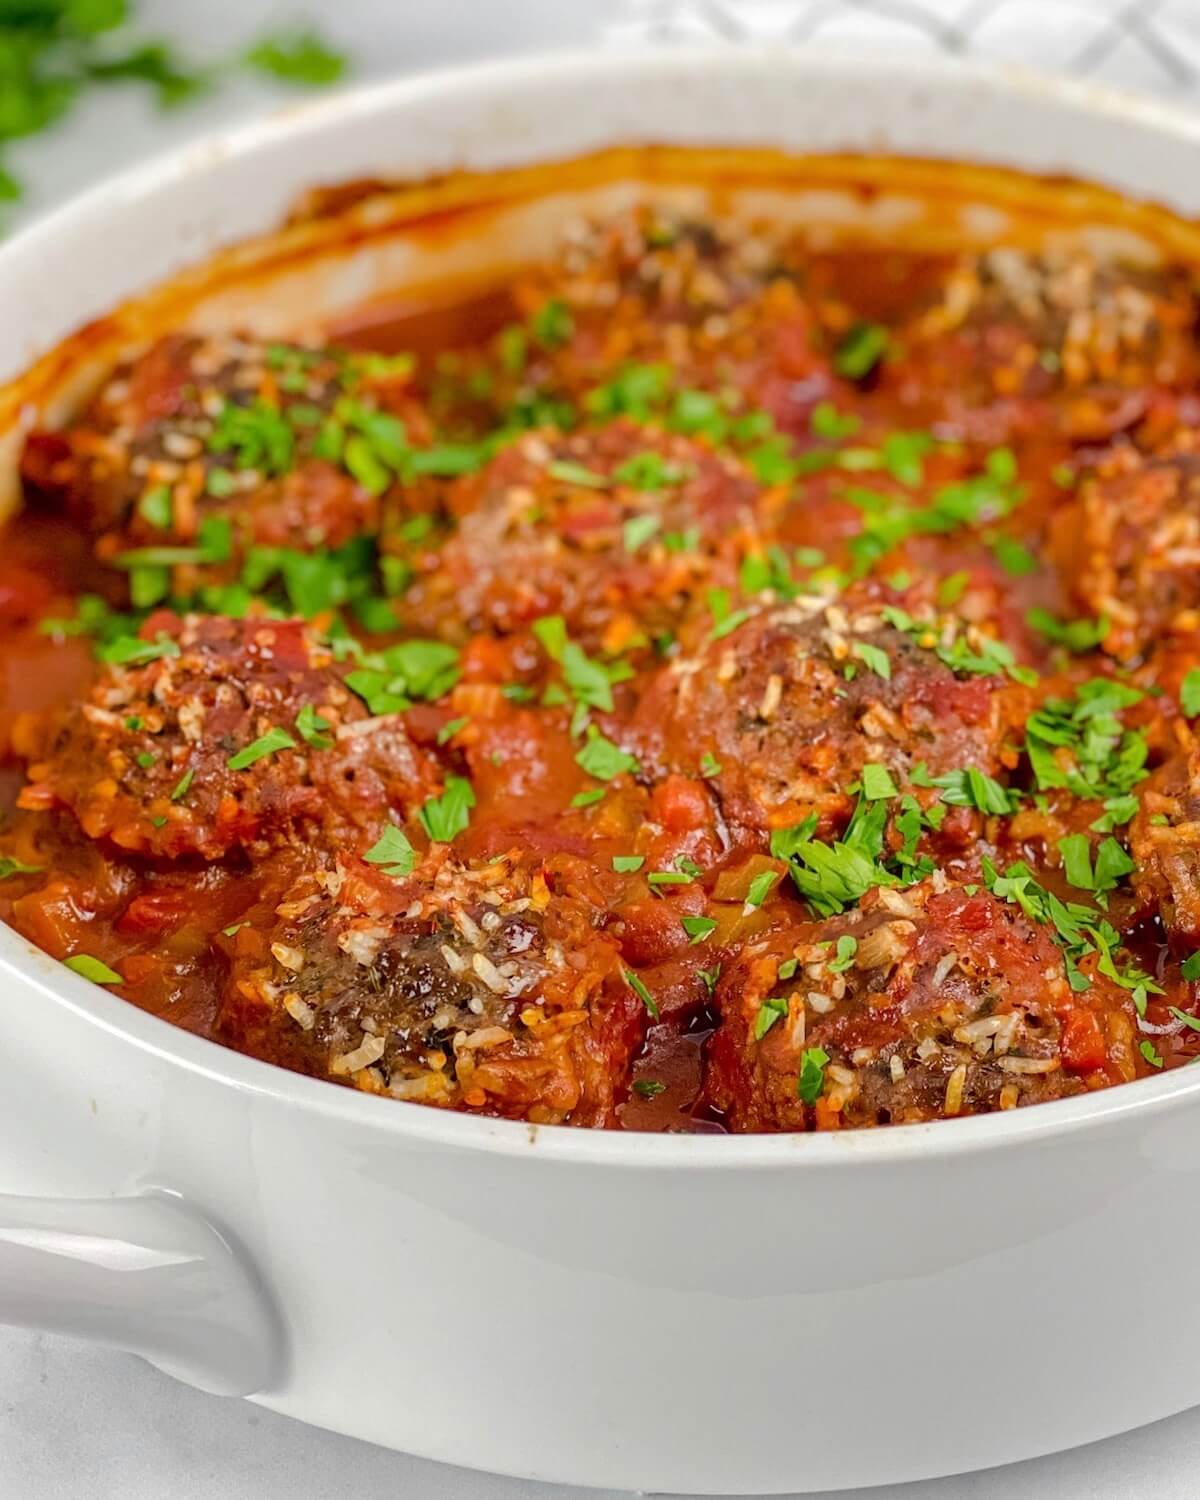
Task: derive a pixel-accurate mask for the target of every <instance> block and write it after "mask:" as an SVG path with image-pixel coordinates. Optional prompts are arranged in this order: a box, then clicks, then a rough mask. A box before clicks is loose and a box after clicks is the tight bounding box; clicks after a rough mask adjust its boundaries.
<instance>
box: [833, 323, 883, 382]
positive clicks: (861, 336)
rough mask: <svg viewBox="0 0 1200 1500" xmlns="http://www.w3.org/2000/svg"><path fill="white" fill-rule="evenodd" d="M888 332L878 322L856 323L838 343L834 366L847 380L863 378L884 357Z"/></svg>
mask: <svg viewBox="0 0 1200 1500" xmlns="http://www.w3.org/2000/svg"><path fill="white" fill-rule="evenodd" d="M887 346H888V332H887V329H886V328H883V327H881V326H880V325H879V324H878V323H865V322H862V323H855V325H854V326H853V327H852V328H851V329H850V331H849V333H847V335H846V336H845V338H844V339H843V340H842V342H841V343H840V344H839V345H838V348H837V353H836V354H835V355H834V356H833V368H834V369H835V370H836V371H837V373H838V374H839V375H844V376H845V377H846V379H847V380H862V379H863V377H864V376H866V375H869V374H870V373H871V371H872V370H873V369H874V368H875V366H876V365H877V364H878V363H879V361H880V360H881V359H882V358H883V356H884V353H885V351H886V349H887Z"/></svg>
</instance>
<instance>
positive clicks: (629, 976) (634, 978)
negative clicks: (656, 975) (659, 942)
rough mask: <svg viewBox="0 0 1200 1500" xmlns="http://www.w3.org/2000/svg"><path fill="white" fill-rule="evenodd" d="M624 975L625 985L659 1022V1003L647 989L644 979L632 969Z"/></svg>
mask: <svg viewBox="0 0 1200 1500" xmlns="http://www.w3.org/2000/svg"><path fill="white" fill-rule="evenodd" d="M624 975H625V983H626V984H627V985H628V986H629V988H630V989H631V990H632V991H633V993H634V994H635V995H636V996H637V997H638V999H639V1000H640V1001H641V1002H642V1004H643V1005H644V1006H645V1007H646V1009H647V1011H649V1013H650V1015H651V1016H652V1017H653V1019H654V1020H656V1021H657V1020H658V1018H659V1010H658V1001H657V1000H656V999H655V998H654V996H653V995H652V994H651V993H650V991H649V990H648V989H647V988H646V986H645V984H644V982H643V981H642V979H641V978H640V977H639V976H638V975H637V974H635V973H634V972H633V970H632V969H626V970H625V971H624Z"/></svg>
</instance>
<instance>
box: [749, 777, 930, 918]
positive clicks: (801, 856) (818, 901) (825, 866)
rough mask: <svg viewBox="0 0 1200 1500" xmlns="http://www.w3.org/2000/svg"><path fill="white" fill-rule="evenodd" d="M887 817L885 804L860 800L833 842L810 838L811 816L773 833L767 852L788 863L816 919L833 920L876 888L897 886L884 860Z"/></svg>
mask: <svg viewBox="0 0 1200 1500" xmlns="http://www.w3.org/2000/svg"><path fill="white" fill-rule="evenodd" d="M887 815H888V806H887V802H886V801H883V800H880V801H877V802H872V801H869V800H868V799H867V798H866V797H863V796H860V797H859V800H858V805H857V806H856V807H855V809H854V813H853V815H852V817H851V819H850V822H849V824H848V825H847V827H846V831H845V833H844V834H843V835H842V837H841V838H840V839H837V840H835V841H834V842H833V843H825V842H823V841H822V840H820V839H815V838H814V837H813V834H814V832H815V831H816V826H817V817H816V814H815V813H813V814H810V815H809V816H808V817H807V818H806V819H805V820H804V822H803V823H800V824H797V825H796V826H795V827H793V828H777V829H776V830H775V831H774V833H772V835H771V853H772V854H773V855H774V856H775V858H776V859H786V860H787V861H788V862H789V869H790V872H791V876H792V880H793V882H794V883H795V886H796V889H797V890H798V891H799V892H800V894H801V895H802V896H803V897H804V899H805V900H806V901H807V902H808V904H809V905H810V906H811V907H812V909H813V910H814V911H815V912H816V913H817V915H818V916H823V917H831V916H836V915H837V914H838V913H839V912H842V911H845V910H846V908H847V907H848V906H853V905H855V903H856V902H858V901H859V900H861V899H862V897H863V896H865V895H866V893H867V892H868V891H869V890H871V889H872V888H873V887H874V886H877V885H899V884H900V878H899V876H898V875H896V874H894V873H893V872H892V871H891V870H889V869H888V868H887V867H886V865H885V864H884V863H883V861H882V854H883V834H884V828H885V825H886V823H887Z"/></svg>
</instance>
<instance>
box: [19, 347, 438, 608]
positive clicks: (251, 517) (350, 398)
mask: <svg viewBox="0 0 1200 1500" xmlns="http://www.w3.org/2000/svg"><path fill="white" fill-rule="evenodd" d="M408 378H409V377H408V372H407V367H406V366H405V365H404V364H403V363H401V362H396V361H391V362H389V361H387V360H384V359H382V358H378V357H377V358H376V360H375V362H374V363H372V362H371V361H370V360H369V359H364V358H358V359H356V358H355V357H354V356H351V355H346V354H343V353H340V352H337V351H331V350H323V349H309V348H304V347H300V346H297V345H285V344H262V343H259V342H255V341H253V340H248V339H238V338H198V337H192V336H186V335H175V336H172V337H170V338H166V339H162V340H160V341H159V342H158V343H156V344H154V345H153V346H152V347H151V348H150V349H149V350H148V351H147V352H146V353H144V354H142V355H140V356H138V357H137V358H136V359H134V360H133V361H131V362H130V363H128V364H126V365H124V366H122V367H121V368H120V369H119V370H118V371H117V372H116V374H115V375H114V376H113V378H112V380H110V381H109V382H108V384H107V385H105V386H104V387H103V389H102V390H101V391H100V393H99V395H98V396H97V397H96V399H95V401H94V402H93V403H92V405H91V407H90V408H89V409H88V410H87V411H86V412H85V413H84V414H83V415H82V416H81V417H80V418H79V420H78V421H77V422H76V423H74V424H73V425H72V426H71V427H68V428H67V429H65V430H64V431H62V432H46V433H35V434H33V436H32V437H31V438H30V440H29V443H28V446H27V448H26V451H25V456H24V460H23V477H24V479H25V483H26V485H27V487H28V489H29V490H30V491H31V492H32V493H33V494H34V495H36V496H39V497H40V498H41V499H42V500H44V501H49V502H50V503H54V504H57V505H59V506H61V507H62V508H64V509H65V510H66V511H67V513H68V515H69V516H70V517H71V519H72V520H74V521H75V522H76V523H77V524H79V525H80V526H82V527H83V528H85V529H86V530H87V531H89V532H90V533H92V534H93V535H94V536H95V537H96V538H97V541H96V550H97V554H98V556H100V557H101V558H102V559H103V560H105V561H107V562H113V561H117V560H119V559H121V558H122V557H123V556H125V555H126V554H128V553H133V554H135V555H136V554H138V553H139V552H143V553H144V552H148V551H149V550H154V551H158V552H160V553H161V552H163V549H167V551H168V552H176V553H177V554H181V555H182V557H183V559H184V560H182V561H180V562H179V564H178V566H179V567H180V568H183V569H186V570H187V571H186V572H182V573H177V575H176V582H177V584H180V583H181V584H184V585H188V586H194V584H195V583H196V582H197V581H198V580H209V581H211V579H213V578H220V577H221V576H222V570H221V566H220V565H221V564H222V563H223V562H225V561H227V560H228V557H227V556H225V555H223V554H225V553H227V552H229V553H231V554H232V555H233V556H235V557H237V556H240V554H241V553H242V552H243V551H244V549H245V547H246V546H248V545H250V544H257V545H261V546H271V547H289V548H294V549H299V550H302V551H305V552H307V551H310V550H312V549H314V548H319V547H339V546H342V545H344V544H345V543H347V542H349V541H351V540H352V539H353V538H354V537H357V536H359V535H361V534H363V533H371V532H374V531H376V530H377V529H378V522H379V504H380V494H381V491H382V490H383V489H386V488H387V486H388V484H389V482H390V480H389V475H388V472H387V471H386V469H385V470H383V471H380V470H379V464H378V462H377V461H375V462H366V463H365V464H364V463H359V462H356V461H355V454H356V452H357V450H356V449H355V448H354V446H353V442H354V439H355V435H356V433H358V434H359V437H358V442H359V445H360V446H361V445H362V442H363V438H362V432H363V431H366V430H367V429H368V428H370V427H371V424H372V423H376V424H377V423H379V422H381V421H384V422H389V423H391V424H392V425H391V426H389V427H388V428H387V430H386V431H384V432H382V433H378V434H376V436H379V438H380V442H385V440H390V441H391V444H392V447H396V446H397V444H400V445H403V444H406V443H408V442H410V441H411V442H427V441H428V439H429V432H428V424H427V421H426V419H425V417H424V415H423V413H422V411H421V409H420V407H419V406H418V405H417V403H416V402H415V401H414V400H413V399H412V397H411V396H410V394H409V392H408ZM364 424H365V425H364ZM372 431H373V429H372ZM374 446H375V447H378V446H379V444H378V443H376V444H374ZM368 458H369V455H368ZM392 477H394V476H392ZM214 520H217V521H219V522H220V523H221V524H222V525H224V524H226V523H228V525H229V527H230V538H229V539H230V547H229V548H226V547H225V545H224V541H225V539H224V538H219V539H217V540H214V533H213V532H212V531H211V529H210V530H209V531H206V530H205V529H204V528H205V523H206V522H209V523H210V528H211V523H212V522H213V521H214ZM189 551H190V552H193V553H195V554H196V558H195V561H194V563H191V564H189V563H188V562H187V561H186V556H187V554H188V552H189ZM164 555H166V554H164ZM187 591H188V588H187V587H184V588H179V589H177V592H184V593H186V592H187Z"/></svg>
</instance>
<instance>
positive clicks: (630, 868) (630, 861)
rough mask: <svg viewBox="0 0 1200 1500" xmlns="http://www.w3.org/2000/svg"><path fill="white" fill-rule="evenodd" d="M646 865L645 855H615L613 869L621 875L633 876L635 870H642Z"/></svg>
mask: <svg viewBox="0 0 1200 1500" xmlns="http://www.w3.org/2000/svg"><path fill="white" fill-rule="evenodd" d="M645 863H646V856H645V855H644V854H614V855H613V857H612V867H613V869H614V870H616V871H617V873H618V874H619V875H632V874H633V872H634V871H635V870H640V869H641V868H642V866H643V865H644V864H645Z"/></svg>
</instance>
